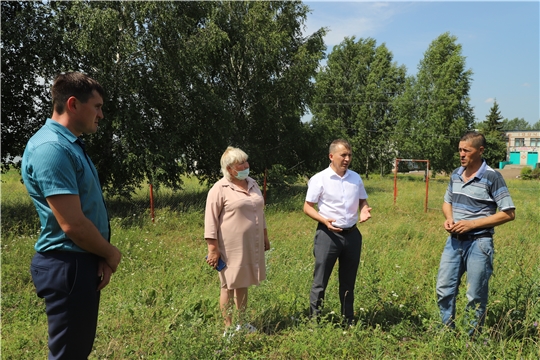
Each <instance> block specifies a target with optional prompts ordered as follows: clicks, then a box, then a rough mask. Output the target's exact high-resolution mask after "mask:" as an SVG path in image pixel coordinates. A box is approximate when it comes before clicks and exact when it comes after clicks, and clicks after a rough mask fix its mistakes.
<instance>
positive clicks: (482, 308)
mask: <svg viewBox="0 0 540 360" xmlns="http://www.w3.org/2000/svg"><path fill="white" fill-rule="evenodd" d="M485 148H486V139H485V137H484V135H482V134H480V133H478V132H474V131H473V132H468V133H466V134H465V135H463V136H462V137H461V139H460V142H459V158H460V161H461V167H459V168H457V169H456V170H454V172H453V173H452V176H451V177H450V183H449V184H448V188H447V190H446V194H445V195H444V203H443V206H442V210H443V213H444V217H445V218H446V220H445V222H444V229H445V230H446V231H448V233H449V236H448V239H447V241H446V245H445V247H444V250H443V253H442V256H441V263H440V266H439V274H438V277H437V302H438V304H439V309H440V312H441V317H442V321H443V323H444V324H445V325H446V326H449V327H450V328H454V327H455V324H454V321H455V315H456V296H457V294H458V288H459V284H460V281H461V277H462V276H463V273H464V272H467V294H466V295H467V299H468V300H469V301H468V303H467V306H466V313H467V315H469V316H471V319H470V321H469V323H470V325H471V328H470V330H469V335H471V336H473V335H474V334H476V333H477V332H479V331H480V329H481V327H482V325H483V323H484V320H485V315H486V306H487V301H488V282H489V278H490V276H491V274H492V272H493V252H494V248H493V233H494V227H495V226H497V225H501V224H504V223H506V222H508V221H512V220H514V217H515V206H514V203H513V202H512V198H511V197H510V194H509V192H508V188H507V187H506V183H505V181H504V179H503V177H502V176H501V174H500V173H498V172H497V171H495V170H493V169H492V168H491V167H489V166H488V165H487V163H486V161H485V160H484V159H482V153H483V152H484V149H485ZM497 208H498V209H499V210H500V211H498V212H497Z"/></svg>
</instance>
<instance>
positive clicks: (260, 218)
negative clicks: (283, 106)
mask: <svg viewBox="0 0 540 360" xmlns="http://www.w3.org/2000/svg"><path fill="white" fill-rule="evenodd" d="M247 159H248V156H247V154H246V153H245V152H243V151H242V150H240V149H238V148H233V147H230V146H229V147H228V148H227V150H225V152H224V153H223V155H222V156H221V172H222V173H223V176H224V177H223V178H222V179H221V180H219V181H218V182H216V183H215V184H214V186H213V187H212V188H211V189H210V191H209V192H208V197H207V200H206V211H205V215H204V237H205V239H206V242H207V244H208V256H207V259H206V262H207V263H208V265H210V266H212V267H214V268H215V267H217V266H218V261H219V259H220V258H221V260H223V261H224V262H225V264H226V267H225V268H224V269H223V270H221V271H220V272H219V279H220V282H221V292H220V297H219V304H220V308H221V311H222V313H223V317H224V320H225V327H226V328H228V327H230V326H231V325H232V316H231V315H232V308H233V304H236V309H237V311H238V317H239V321H242V315H243V313H244V312H245V309H246V306H247V300H248V291H247V288H248V287H249V286H250V285H258V284H259V283H260V282H261V281H263V280H264V279H266V267H265V261H264V252H265V251H266V250H268V249H270V242H269V241H268V234H267V231H266V221H265V219H264V213H263V209H264V199H263V197H262V194H261V190H260V189H259V186H258V185H257V183H256V182H255V180H253V179H252V178H250V177H249V176H248V175H249V163H248V162H247ZM241 327H242V326H241V325H237V327H236V330H240V329H241ZM243 327H244V328H245V329H246V330H247V331H250V332H253V331H255V330H256V329H255V328H254V327H253V326H252V325H250V324H244V325H243Z"/></svg>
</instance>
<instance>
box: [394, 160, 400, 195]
mask: <svg viewBox="0 0 540 360" xmlns="http://www.w3.org/2000/svg"><path fill="white" fill-rule="evenodd" d="M398 163H399V159H396V167H395V169H394V205H396V198H397V173H398Z"/></svg>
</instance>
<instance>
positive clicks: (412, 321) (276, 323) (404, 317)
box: [258, 304, 429, 335]
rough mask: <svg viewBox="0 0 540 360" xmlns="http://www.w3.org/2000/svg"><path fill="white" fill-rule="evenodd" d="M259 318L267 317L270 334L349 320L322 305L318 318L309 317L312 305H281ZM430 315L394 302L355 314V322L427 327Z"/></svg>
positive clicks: (340, 324) (343, 324)
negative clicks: (286, 308)
mask: <svg viewBox="0 0 540 360" xmlns="http://www.w3.org/2000/svg"><path fill="white" fill-rule="evenodd" d="M258 317H259V318H260V319H265V320H264V323H263V324H262V326H261V330H262V331H263V332H265V333H266V334H268V335H272V334H278V333H281V332H283V331H287V330H289V329H291V328H295V327H297V326H299V325H301V324H304V325H306V324H309V323H313V324H314V325H315V326H327V325H331V326H334V327H337V328H347V327H348V323H347V322H346V321H345V320H344V318H343V317H342V316H341V315H340V314H339V313H338V312H335V311H332V310H330V309H323V310H322V311H321V314H320V316H319V317H318V319H317V320H315V319H312V318H310V315H309V309H308V308H306V309H304V310H303V311H300V312H296V313H291V314H285V313H283V312H281V311H280V309H276V308H272V309H268V310H267V311H265V312H264V313H263V314H259V316H258ZM428 318H429V315H428V314H427V313H425V314H422V315H420V314H413V313H412V312H410V311H407V310H406V309H403V308H400V307H399V306H398V305H395V304H385V305H384V306H383V308H382V309H376V310H370V311H362V312H360V313H358V314H355V316H354V324H355V326H359V327H364V328H365V327H369V328H380V329H381V330H383V331H390V330H391V329H392V328H393V327H395V326H397V325H400V324H403V325H405V326H407V327H410V326H414V327H415V328H416V330H417V331H425V330H427V329H425V326H424V322H423V319H428Z"/></svg>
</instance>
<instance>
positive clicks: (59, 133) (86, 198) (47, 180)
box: [21, 119, 110, 252]
mask: <svg viewBox="0 0 540 360" xmlns="http://www.w3.org/2000/svg"><path fill="white" fill-rule="evenodd" d="M77 140H78V138H77V137H76V136H75V135H74V134H73V133H71V131H69V130H68V129H67V128H65V127H64V126H62V125H61V124H59V123H58V122H56V121H54V120H51V119H47V122H46V123H45V125H44V126H43V127H42V128H41V129H39V130H38V131H37V132H36V133H35V134H34V136H32V137H31V138H30V140H29V141H28V144H27V145H26V149H25V150H24V154H23V158H22V169H21V170H22V178H23V181H24V185H25V186H26V189H27V190H28V193H29V194H30V197H31V198H32V200H33V202H34V205H35V206H36V210H37V212H38V215H39V219H40V222H41V233H40V235H39V238H38V240H37V242H36V244H35V246H34V248H35V249H36V251H38V252H44V251H50V250H61V251H78V252H84V250H83V249H81V248H80V247H78V246H77V245H75V243H74V242H73V241H71V240H70V239H69V238H68V237H67V235H66V234H65V233H64V232H63V231H62V229H61V228H60V225H59V224H58V221H57V220H56V217H55V216H54V214H53V212H52V210H51V208H50V207H49V204H48V202H47V200H46V198H47V197H49V196H54V195H66V194H71V195H78V196H79V198H80V201H81V208H82V211H83V214H84V215H85V216H86V217H87V218H88V219H89V220H90V221H92V223H93V224H94V225H95V226H96V227H97V229H98V230H99V232H100V233H101V235H102V236H103V237H104V238H105V239H109V233H110V230H109V217H108V214H107V209H106V207H105V202H104V201H103V193H102V191H101V185H100V183H99V178H98V174H97V171H96V168H95V166H94V164H93V163H92V161H91V160H90V158H88V157H87V156H86V154H85V153H84V151H83V149H82V147H81V146H80V145H79V144H77Z"/></svg>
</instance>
